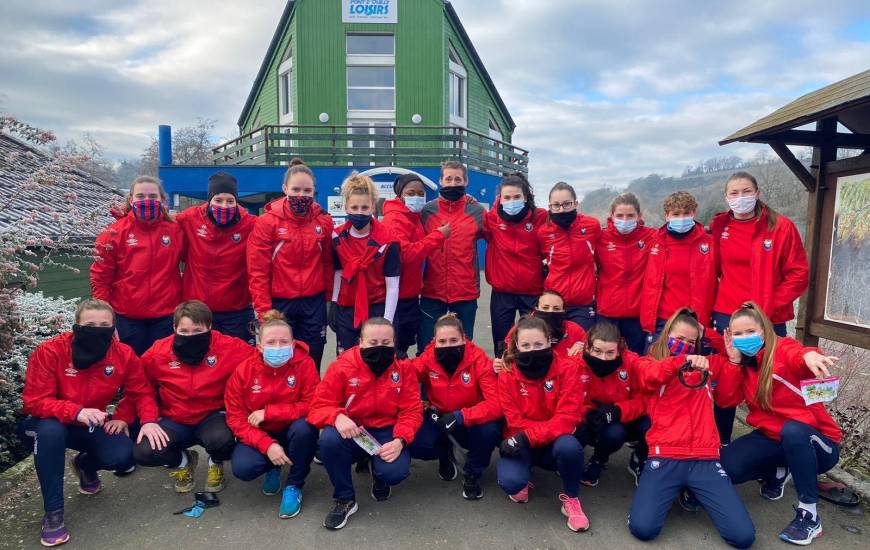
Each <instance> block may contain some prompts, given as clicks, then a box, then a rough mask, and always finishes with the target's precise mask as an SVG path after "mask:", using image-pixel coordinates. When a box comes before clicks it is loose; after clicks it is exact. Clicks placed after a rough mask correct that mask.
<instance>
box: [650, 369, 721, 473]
mask: <svg viewBox="0 0 870 550" xmlns="http://www.w3.org/2000/svg"><path fill="white" fill-rule="evenodd" d="M709 360H710V378H709V379H708V380H707V385H706V386H704V387H702V388H700V389H692V388H688V387H686V386H684V385H683V384H682V383H681V382H680V380H679V378H678V377H677V372H678V371H679V370H680V367H681V366H682V365H683V364H684V363H685V362H686V357H685V356H677V357H668V358H665V359H662V360H656V359H653V358H651V357H649V356H646V357H641V358H640V359H639V360H638V363H637V368H636V369H635V375H637V376H638V381H639V383H640V388H641V389H642V391H643V392H644V394H645V398H646V399H645V401H646V412H647V415H648V416H649V419H650V421H651V422H652V427H651V428H650V429H649V431H648V432H647V433H646V441H647V444H648V445H649V456H650V457H659V458H670V459H675V460H711V459H717V458H719V430H718V429H717V428H716V421H715V420H714V418H713V398H714V393H713V390H712V388H713V387H714V386H715V385H716V383H717V382H718V379H719V375H720V372H721V371H722V369H723V368H724V363H725V362H727V359H726V360H723V359H722V357H721V356H719V355H711V356H710V357H709ZM701 376H702V374H701V373H700V372H697V371H692V372H690V373H688V374H686V376H685V379H686V382H688V383H689V384H695V383H698V382H700V380H701ZM717 403H719V404H721V402H719V401H718V400H717Z"/></svg>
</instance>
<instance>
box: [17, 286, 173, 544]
mask: <svg viewBox="0 0 870 550" xmlns="http://www.w3.org/2000/svg"><path fill="white" fill-rule="evenodd" d="M121 388H123V390H124V397H123V398H122V399H121V402H120V403H119V404H118V407H117V409H116V412H115V414H114V416H110V415H109V413H108V412H107V407H108V405H109V404H110V403H112V401H113V400H114V399H115V396H116V395H117V394H118V390H119V389H121ZM22 399H23V401H24V407H23V408H22V410H21V412H22V414H24V415H27V416H26V417H25V418H24V419H23V420H22V421H21V425H20V426H19V432H20V433H21V435H22V440H23V442H24V443H25V445H32V447H33V462H34V465H35V466H36V475H37V477H38V478H39V487H40V489H41V490H42V504H43V507H44V508H45V516H43V519H42V537H41V539H40V542H41V543H42V545H43V546H57V545H59V544H63V543H65V542H67V541H68V540H69V531H68V530H67V528H66V526H65V525H64V520H63V515H64V514H63V512H64V496H63V475H64V462H65V460H66V450H67V449H75V450H76V451H78V454H77V455H76V456H75V457H74V458H73V459H72V460H71V461H70V466H71V467H72V469H73V471H74V472H75V474H76V476H77V477H78V482H79V492H80V493H82V494H85V495H95V494H97V493H99V492H100V490H101V489H102V483H101V482H100V476H99V475H98V474H97V472H98V471H99V470H115V471H125V470H128V469H129V468H131V467H132V466H133V465H134V462H133V442H132V441H131V440H130V438H129V436H128V435H127V426H128V425H129V424H131V423H132V422H133V420H134V419H135V418H136V417H137V415H138V417H139V420H140V421H141V422H142V428H141V429H140V431H139V440H140V441H141V440H142V439H143V438H147V439H148V440H149V441H152V442H154V443H155V444H159V442H160V441H163V440H165V438H166V434H165V433H164V432H163V430H162V429H161V428H160V427H159V426H158V425H157V424H156V423H155V422H156V421H157V403H156V402H155V401H154V395H153V391H152V389H151V386H150V385H149V384H148V382H147V381H146V380H145V375H144V374H143V372H142V366H141V364H140V363H139V358H138V357H136V354H135V353H133V350H132V349H130V347H129V346H127V345H126V344H122V343H121V342H119V341H118V340H117V339H116V338H115V312H114V311H113V310H112V306H110V305H109V304H108V303H106V302H104V301H102V300H97V299H93V298H89V299H86V300H83V301H82V302H80V303H79V305H78V307H76V314H75V324H74V325H73V327H72V331H71V332H65V333H63V334H61V335H59V336H56V337H54V338H52V339H50V340H46V341H45V342H43V343H42V344H40V345H38V346H37V347H36V349H35V350H33V353H32V354H31V355H30V358H29V359H28V362H27V373H26V375H25V379H24V391H23V393H22ZM31 438H32V441H31Z"/></svg>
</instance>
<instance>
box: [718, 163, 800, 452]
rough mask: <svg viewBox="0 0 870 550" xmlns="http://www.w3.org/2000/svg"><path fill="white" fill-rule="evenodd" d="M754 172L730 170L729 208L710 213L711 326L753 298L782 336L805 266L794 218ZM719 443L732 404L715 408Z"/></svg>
mask: <svg viewBox="0 0 870 550" xmlns="http://www.w3.org/2000/svg"><path fill="white" fill-rule="evenodd" d="M759 195H760V191H759V189H758V182H757V181H756V180H755V177H754V176H752V174H749V173H748V172H735V173H734V174H732V175H731V176H730V177H729V178H728V181H726V182H725V200H726V201H727V202H728V208H729V210H728V211H727V212H722V213H720V214H717V215H716V216H714V217H713V221H711V222H710V232H711V233H712V234H713V245H714V247H715V248H716V265H717V273H718V276H719V287H718V292H717V293H716V301H715V303H714V305H713V327H714V328H715V329H716V330H717V331H718V332H719V333H720V334H722V333H723V332H724V331H725V329H726V328H727V327H728V322H729V320H730V317H731V316H730V312H732V311H734V310H736V309H737V308H739V307H740V305H741V304H743V303H744V302H747V301H750V300H751V301H753V302H755V303H757V304H758V305H759V306H760V307H761V309H762V311H764V313H765V314H766V315H767V316H768V318H769V319H770V320H771V322H772V323H773V330H774V331H775V332H776V334H777V335H778V336H783V337H784V336H785V323H786V322H787V321H790V320H791V319H794V301H795V300H797V299H798V298H799V297H800V296H801V294H803V293H804V291H805V290H806V289H807V285H808V284H809V266H808V264H807V255H806V252H805V251H804V246H803V243H802V242H801V236H800V233H798V230H797V227H795V225H794V223H792V221H791V220H790V219H788V218H786V217H785V216H783V215H782V214H780V213H778V212H776V211H775V210H773V209H772V208H770V207H769V206H768V205H766V204H764V203H763V202H762V201H761V200H760V199H759ZM716 425H717V426H718V427H719V436H720V439H721V441H722V444H723V445H725V444H728V443H729V442H730V441H731V432H732V430H733V428H734V409H733V408H728V409H720V408H718V407H717V408H716Z"/></svg>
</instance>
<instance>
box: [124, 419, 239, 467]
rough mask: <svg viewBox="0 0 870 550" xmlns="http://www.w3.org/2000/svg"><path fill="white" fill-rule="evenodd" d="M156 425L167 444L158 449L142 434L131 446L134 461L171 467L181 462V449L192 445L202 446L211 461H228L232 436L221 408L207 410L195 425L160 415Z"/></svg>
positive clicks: (232, 445) (233, 442)
mask: <svg viewBox="0 0 870 550" xmlns="http://www.w3.org/2000/svg"><path fill="white" fill-rule="evenodd" d="M157 424H159V425H160V427H161V428H163V431H165V432H166V435H168V436H169V444H168V445H167V446H166V447H164V448H163V449H162V450H160V451H158V450H155V449H152V448H151V444H150V443H149V442H148V439H147V438H144V437H143V438H142V441H141V442H140V443H139V444H138V445H136V447H135V448H134V449H133V456H134V457H135V459H136V463H137V464H141V465H142V466H168V467H170V468H175V467H177V466H178V465H179V464H181V451H183V450H185V449H187V448H188V447H193V446H194V445H201V446H202V447H203V448H205V451H206V452H207V453H208V456H210V457H211V459H212V460H213V461H215V462H223V461H224V460H229V458H230V456H231V455H232V453H233V447H235V445H236V437H235V436H234V435H233V432H231V431H230V428H229V427H228V426H227V421H226V415H225V414H224V412H223V411H215V412H213V413H211V414H210V415H208V416H207V417H205V418H204V419H203V420H202V422H200V423H199V424H192V425H190V424H179V423H178V422H173V421H172V420H169V419H168V418H161V419H160V420H158V421H157Z"/></svg>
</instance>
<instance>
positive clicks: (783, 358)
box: [716, 338, 843, 443]
mask: <svg viewBox="0 0 870 550" xmlns="http://www.w3.org/2000/svg"><path fill="white" fill-rule="evenodd" d="M809 351H815V352H819V353H821V351H820V350H819V349H818V348H806V347H804V346H803V345H801V343H800V342H798V341H797V340H794V339H792V338H777V341H776V351H775V352H774V353H775V356H774V361H773V380H772V381H771V391H770V407H771V408H770V410H766V409H763V408H761V406H760V405H759V404H758V401H757V400H756V398H755V391H756V389H757V388H758V374H759V369H758V368H751V367H741V366H739V365H735V364H733V363H728V364H727V366H726V367H725V371H724V373H723V376H721V377H720V379H719V384H718V385H717V387H716V391H717V392H719V393H720V394H721V395H722V401H723V406H727V407H736V406H737V405H739V404H740V403H742V402H743V401H746V405H747V407H749V415H748V416H747V417H746V422H747V423H748V424H750V425H752V426H755V427H756V428H758V429H759V430H760V431H761V432H762V433H763V434H764V435H766V436H767V437H769V438H770V439H773V440H774V441H779V440H780V432H781V431H782V426H783V425H784V424H785V423H786V422H788V421H789V420H796V421H798V422H803V423H804V424H806V425H808V426H811V427H813V428H815V429H816V430H818V431H819V432H821V433H822V434H823V435H824V436H826V437H828V438H830V439H831V440H832V441H834V442H835V443H839V442H840V440H841V439H842V437H843V432H842V430H840V427H839V426H838V425H837V423H836V421H834V419H833V418H831V415H830V413H828V411H827V409H825V405H824V404H823V403H815V404H813V405H807V404H806V403H805V402H804V398H803V395H802V394H801V390H800V387H801V380H807V379H809V378H815V375H814V374H813V373H812V372H811V371H810V369H809V368H807V364H806V362H805V361H804V354H806V353H807V352H809ZM764 352H765V349H764V348H762V350H761V351H759V352H758V355H757V359H758V364H759V365H761V362H762V361H763V360H764Z"/></svg>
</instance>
